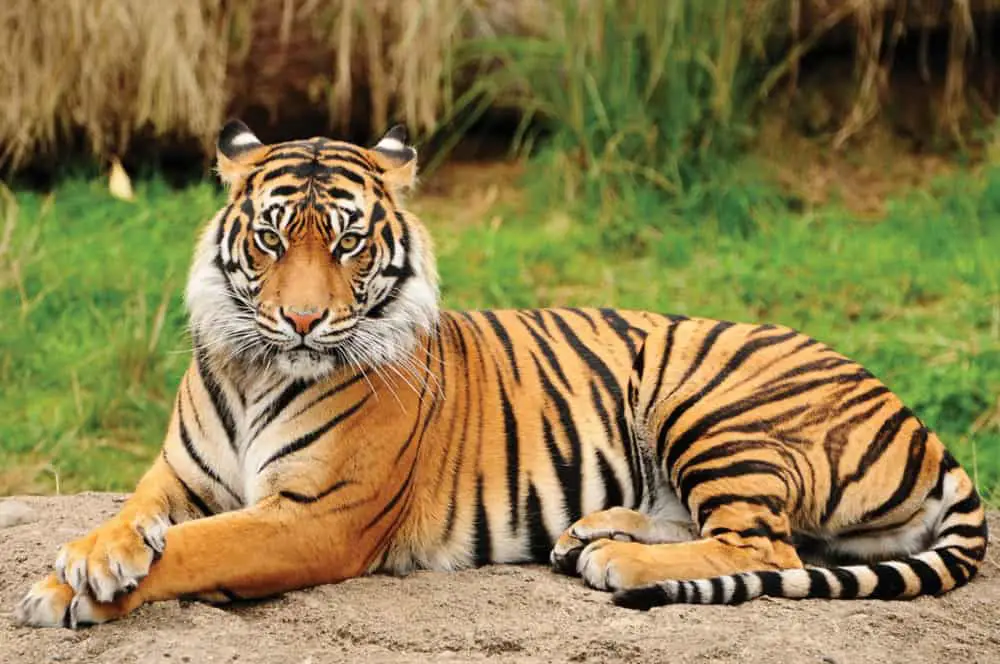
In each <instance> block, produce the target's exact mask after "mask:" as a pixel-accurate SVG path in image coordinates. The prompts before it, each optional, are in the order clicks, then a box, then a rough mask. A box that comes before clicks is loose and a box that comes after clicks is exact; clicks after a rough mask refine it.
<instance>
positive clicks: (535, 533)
mask: <svg viewBox="0 0 1000 664" xmlns="http://www.w3.org/2000/svg"><path fill="white" fill-rule="evenodd" d="M524 509H525V516H526V517H527V519H528V542H529V544H528V547H529V551H530V552H531V559H532V560H534V561H535V562H539V563H544V562H548V560H549V552H550V551H551V550H552V536H551V535H549V531H548V530H546V528H545V521H544V519H543V518H542V501H541V500H540V499H539V497H538V491H536V490H535V485H534V483H529V484H528V502H527V503H526V504H525V507H524Z"/></svg>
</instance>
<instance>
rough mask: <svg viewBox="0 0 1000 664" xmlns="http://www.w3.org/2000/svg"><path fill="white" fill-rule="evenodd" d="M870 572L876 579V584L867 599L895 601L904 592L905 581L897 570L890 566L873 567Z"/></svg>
mask: <svg viewBox="0 0 1000 664" xmlns="http://www.w3.org/2000/svg"><path fill="white" fill-rule="evenodd" d="M871 569H872V571H873V572H874V573H875V576H876V578H878V583H876V584H875V588H874V589H873V590H872V592H871V594H870V595H869V597H872V598H874V599H896V598H897V597H899V596H900V595H902V594H903V593H904V592H905V591H906V581H904V580H903V575H902V574H901V573H900V571H899V570H898V569H896V568H895V567H893V566H891V565H885V564H879V565H873V566H872V568H871Z"/></svg>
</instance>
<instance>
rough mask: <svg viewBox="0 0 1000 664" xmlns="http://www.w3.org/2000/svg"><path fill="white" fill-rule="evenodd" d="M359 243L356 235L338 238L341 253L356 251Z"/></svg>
mask: <svg viewBox="0 0 1000 664" xmlns="http://www.w3.org/2000/svg"><path fill="white" fill-rule="evenodd" d="M359 242H361V240H360V238H358V236H357V235H345V236H344V237H342V238H340V248H341V249H342V250H343V251H352V250H354V249H357V247H358V243H359Z"/></svg>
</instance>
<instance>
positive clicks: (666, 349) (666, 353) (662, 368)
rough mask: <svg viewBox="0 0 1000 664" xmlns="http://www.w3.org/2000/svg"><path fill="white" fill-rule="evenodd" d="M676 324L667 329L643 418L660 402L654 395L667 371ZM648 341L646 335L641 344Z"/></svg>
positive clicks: (661, 384) (647, 417)
mask: <svg viewBox="0 0 1000 664" xmlns="http://www.w3.org/2000/svg"><path fill="white" fill-rule="evenodd" d="M678 325H680V323H675V324H673V325H671V326H670V328H669V329H667V337H666V341H665V342H664V345H663V353H662V354H661V356H660V364H659V365H658V366H657V369H656V385H655V386H654V387H653V391H652V392H651V393H650V395H651V397H650V399H649V403H648V404H646V410H645V412H644V413H643V415H642V417H643V419H644V420H648V419H649V412H650V411H651V410H652V409H653V406H655V405H656V404H657V403H659V402H660V400H659V399H657V398H656V395H658V394H659V393H660V388H661V387H663V377H664V376H665V375H666V373H667V362H669V361H670V353H671V352H672V351H673V349H674V336H675V335H676V332H677V327H678ZM648 343H649V337H646V341H645V342H644V344H643V345H644V346H645V345H646V344H648Z"/></svg>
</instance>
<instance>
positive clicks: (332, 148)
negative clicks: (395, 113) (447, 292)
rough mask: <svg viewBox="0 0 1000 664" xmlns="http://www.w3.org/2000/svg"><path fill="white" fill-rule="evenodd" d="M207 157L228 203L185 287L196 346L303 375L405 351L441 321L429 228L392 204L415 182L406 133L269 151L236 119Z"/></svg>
mask: <svg viewBox="0 0 1000 664" xmlns="http://www.w3.org/2000/svg"><path fill="white" fill-rule="evenodd" d="M217 156H218V171H219V175H220V177H221V179H222V180H223V182H224V183H225V184H226V185H227V186H228V188H229V192H230V193H229V201H228V204H227V205H226V206H225V207H224V208H223V209H222V210H221V211H220V212H219V213H218V214H217V215H216V216H215V218H214V219H213V220H212V222H211V223H210V224H209V225H208V228H207V229H206V231H205V233H204V234H203V236H202V239H201V241H200V243H199V245H198V249H197V251H196V254H195V260H194V265H193V267H192V270H191V276H190V279H189V282H188V288H187V305H188V310H189V313H190V318H191V330H192V336H193V337H194V343H195V345H196V348H197V349H199V351H198V352H200V353H203V354H206V355H208V356H209V357H210V358H211V359H213V360H216V361H237V362H240V363H242V364H243V365H245V366H247V367H248V368H249V367H250V366H256V367H265V366H268V367H274V368H276V369H277V370H278V371H280V372H282V373H283V374H285V375H288V376H293V377H296V378H304V379H310V378H318V377H320V376H323V375H326V374H328V373H330V372H331V371H333V370H335V369H337V368H338V367H341V366H344V365H353V366H355V367H360V368H362V369H363V368H365V367H366V366H367V367H376V368H377V367H378V366H379V365H382V364H387V363H395V362H399V361H401V360H403V359H404V358H405V357H406V356H407V354H408V353H411V352H412V349H413V347H414V344H415V343H417V340H418V339H419V338H420V337H421V334H422V333H427V332H428V331H430V330H431V329H432V328H433V327H434V326H435V324H436V322H437V318H438V304H437V302H438V286H437V272H436V268H435V265H434V259H433V255H432V253H431V246H430V240H429V237H428V235H427V232H426V231H425V229H424V228H423V226H422V225H421V224H420V222H419V221H418V220H417V219H416V217H414V216H413V215H411V214H408V213H407V212H405V211H404V210H403V209H402V208H401V207H400V201H399V196H400V193H401V191H402V190H404V189H406V188H408V187H410V186H411V185H412V184H413V182H414V179H415V177H416V156H417V153H416V150H414V149H413V148H412V147H410V146H408V145H406V132H405V130H404V129H403V128H402V127H394V128H393V129H391V130H390V131H389V132H388V133H386V134H385V136H383V137H382V139H381V140H380V141H379V142H378V143H377V144H376V145H375V147H374V148H371V149H366V148H362V147H359V146H357V145H353V144H350V143H345V142H341V141H334V140H330V139H327V138H312V139H309V140H304V141H290V142H286V143H277V144H274V145H265V144H263V143H262V142H261V141H260V140H259V139H258V138H257V137H256V136H255V135H254V134H253V133H252V132H251V131H250V129H249V128H247V126H246V125H244V124H243V123H242V122H239V121H232V122H229V123H228V124H227V125H226V126H225V127H224V128H223V130H222V132H221V133H220V135H219V140H218V155H217Z"/></svg>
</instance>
